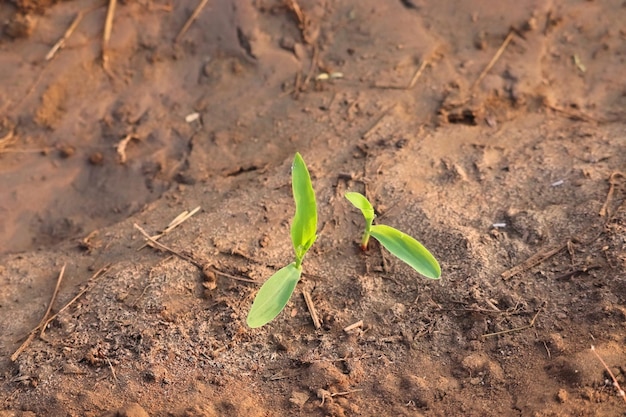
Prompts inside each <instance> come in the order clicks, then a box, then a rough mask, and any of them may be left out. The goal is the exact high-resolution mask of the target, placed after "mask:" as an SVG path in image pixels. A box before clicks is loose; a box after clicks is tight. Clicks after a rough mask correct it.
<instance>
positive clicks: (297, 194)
mask: <svg viewBox="0 0 626 417" xmlns="http://www.w3.org/2000/svg"><path fill="white" fill-rule="evenodd" d="M291 170H292V172H291V177H292V178H291V185H292V189H293V198H294V200H295V202H296V214H295V216H294V218H293V222H292V223H291V241H292V243H293V249H294V251H295V252H296V259H297V265H298V266H299V265H300V263H301V262H302V258H304V254H305V253H306V252H307V251H308V250H309V248H310V247H311V246H312V245H313V243H314V242H315V239H316V238H317V235H316V231H317V204H316V202H315V192H314V191H313V186H312V185H311V177H310V175H309V170H308V169H307V168H306V164H305V163H304V160H303V159H302V156H301V155H300V154H299V153H296V156H295V158H294V159H293V165H292V168H291Z"/></svg>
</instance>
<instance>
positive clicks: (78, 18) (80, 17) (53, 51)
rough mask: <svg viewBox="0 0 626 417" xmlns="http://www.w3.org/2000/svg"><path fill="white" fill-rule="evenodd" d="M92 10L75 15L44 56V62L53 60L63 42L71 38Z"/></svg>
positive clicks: (63, 44)
mask: <svg viewBox="0 0 626 417" xmlns="http://www.w3.org/2000/svg"><path fill="white" fill-rule="evenodd" d="M98 7H100V6H98ZM92 10H95V9H90V10H87V11H85V10H81V11H80V12H78V13H77V14H76V17H74V20H72V23H71V24H70V26H69V27H68V28H67V30H66V31H65V33H64V34H63V36H62V37H61V38H60V39H59V40H58V41H57V42H56V43H55V44H54V46H53V47H52V48H51V49H50V51H49V52H48V53H47V54H46V61H50V60H51V59H52V58H54V56H55V55H56V53H57V52H58V51H59V50H60V49H61V48H63V47H64V46H65V42H66V41H67V40H68V39H69V38H70V36H72V33H74V31H75V30H76V28H77V27H78V24H79V23H80V21H81V20H83V17H85V14H86V13H89V12H90V11H92Z"/></svg>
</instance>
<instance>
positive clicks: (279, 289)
mask: <svg viewBox="0 0 626 417" xmlns="http://www.w3.org/2000/svg"><path fill="white" fill-rule="evenodd" d="M301 273H302V268H298V267H296V263H295V262H294V263H291V264H289V265H287V266H286V267H284V268H282V269H279V270H278V271H277V272H276V273H275V274H274V275H272V276H271V277H270V278H269V279H268V280H267V281H265V283H264V284H263V286H262V287H261V289H260V290H259V292H258V293H257V295H256V298H255V299H254V302H253V303H252V307H251V308H250V312H249V313H248V318H247V319H246V322H247V323H248V326H249V327H251V328H255V327H261V326H263V325H265V324H267V323H269V322H270V321H272V320H274V318H275V317H276V316H278V314H279V313H280V312H281V311H283V309H284V308H285V306H286V305H287V301H289V298H290V297H291V294H292V293H293V290H294V289H295V288H296V284H297V283H298V281H299V280H300V274H301Z"/></svg>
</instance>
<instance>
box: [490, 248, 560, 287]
mask: <svg viewBox="0 0 626 417" xmlns="http://www.w3.org/2000/svg"><path fill="white" fill-rule="evenodd" d="M568 242H569V240H568ZM565 248H567V242H566V243H565V244H563V245H560V246H557V247H556V248H552V249H548V250H544V251H541V252H538V253H536V254H534V255H533V256H531V257H530V258H528V259H526V260H525V261H524V262H522V263H521V264H519V265H516V266H514V267H513V268H511V269H508V270H506V271H504V272H503V273H502V274H500V276H501V277H502V279H509V278H512V277H513V276H515V275H517V274H521V273H522V272H524V271H527V270H528V269H530V268H532V267H533V266H536V265H539V264H540V263H541V262H543V261H545V260H546V259H548V258H551V257H552V256H554V255H556V254H557V253H559V252H561V251H562V250H563V249H565Z"/></svg>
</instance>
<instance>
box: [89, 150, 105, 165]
mask: <svg viewBox="0 0 626 417" xmlns="http://www.w3.org/2000/svg"><path fill="white" fill-rule="evenodd" d="M89 163H90V164H91V165H102V164H103V163H104V156H103V155H102V153H100V152H94V153H92V154H91V155H89Z"/></svg>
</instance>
